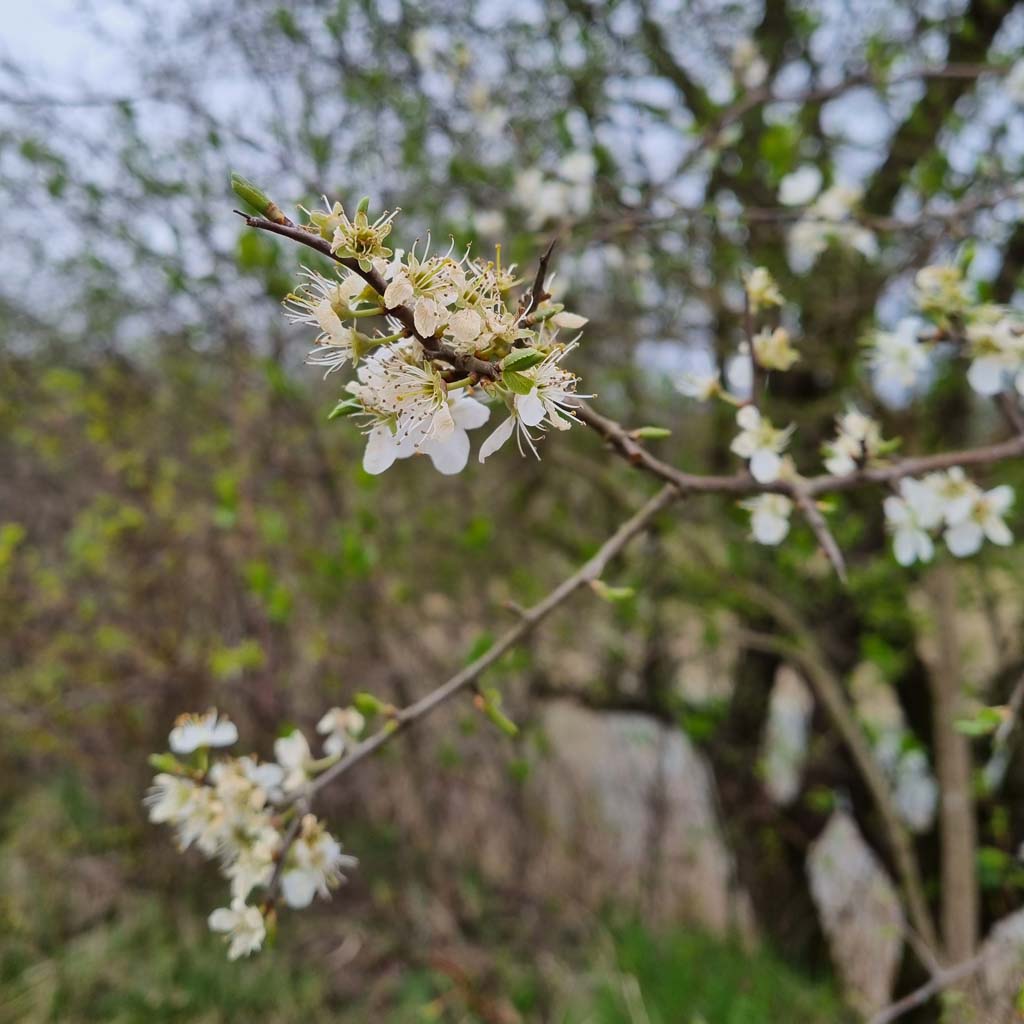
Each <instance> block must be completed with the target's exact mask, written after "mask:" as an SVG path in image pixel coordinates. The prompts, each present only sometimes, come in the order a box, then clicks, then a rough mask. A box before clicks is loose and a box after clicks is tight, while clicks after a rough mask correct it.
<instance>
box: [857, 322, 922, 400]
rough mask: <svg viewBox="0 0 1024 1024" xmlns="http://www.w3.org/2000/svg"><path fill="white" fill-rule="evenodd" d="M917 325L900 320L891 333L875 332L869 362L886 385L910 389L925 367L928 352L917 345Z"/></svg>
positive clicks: (918, 343) (918, 342) (916, 323)
mask: <svg viewBox="0 0 1024 1024" xmlns="http://www.w3.org/2000/svg"><path fill="white" fill-rule="evenodd" d="M918 330H919V324H918V321H917V320H915V319H913V318H912V317H905V318H904V319H902V320H900V322H899V324H898V325H897V327H896V330H895V331H878V332H877V333H876V334H875V336H874V344H873V346H872V349H871V353H870V356H869V360H870V363H871V366H872V368H873V369H874V370H875V372H876V373H877V374H879V376H881V377H882V378H884V379H885V380H886V381H891V382H893V383H896V384H899V385H901V386H902V387H905V388H912V387H913V386H914V385H915V384H916V383H917V381H918V378H919V377H920V375H921V373H922V372H923V371H924V370H925V369H926V368H927V366H928V350H927V349H926V348H925V346H924V345H923V344H921V342H920V341H918Z"/></svg>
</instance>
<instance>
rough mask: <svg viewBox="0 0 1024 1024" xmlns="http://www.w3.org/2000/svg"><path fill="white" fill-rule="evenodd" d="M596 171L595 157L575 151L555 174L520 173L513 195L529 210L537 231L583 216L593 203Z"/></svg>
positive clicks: (534, 170) (533, 170)
mask: <svg viewBox="0 0 1024 1024" xmlns="http://www.w3.org/2000/svg"><path fill="white" fill-rule="evenodd" d="M596 171H597V162H596V161H595V160H594V157H593V154H591V153H588V152H585V151H582V150H576V151H574V152H572V153H569V154H568V155H567V156H566V157H564V158H563V159H562V161H561V163H560V164H559V165H558V168H557V169H556V172H555V174H553V175H546V174H545V173H544V172H543V171H542V170H541V169H540V168H539V167H528V168H525V169H524V170H521V171H520V172H519V173H518V174H517V175H516V179H515V183H514V185H513V191H512V194H513V197H514V198H515V201H516V203H517V204H518V205H519V206H521V207H522V208H523V209H524V210H526V212H527V223H528V225H529V226H530V227H531V228H534V229H536V228H539V227H543V225H544V224H546V223H548V222H549V221H553V220H565V219H567V218H572V217H582V216H584V215H585V214H586V213H588V212H589V210H590V206H591V203H592V201H593V187H594V175H595V173H596Z"/></svg>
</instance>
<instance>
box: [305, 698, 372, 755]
mask: <svg viewBox="0 0 1024 1024" xmlns="http://www.w3.org/2000/svg"><path fill="white" fill-rule="evenodd" d="M365 727H366V719H365V718H364V717H363V716H362V714H361V713H360V712H359V711H357V710H356V709H355V708H331V709H330V710H329V711H327V712H326V713H325V714H324V716H323V718H321V719H320V721H319V722H318V723H317V727H316V731H317V732H318V733H320V735H321V736H323V737H325V738H324V751H325V753H327V754H329V755H331V756H332V757H340V756H341V755H342V754H343V753H344V751H345V747H346V746H347V745H348V741H349V740H350V739H352V738H353V737H357V736H359V734H360V733H361V732H362V731H363V729H364V728H365Z"/></svg>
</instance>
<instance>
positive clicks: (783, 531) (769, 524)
mask: <svg viewBox="0 0 1024 1024" xmlns="http://www.w3.org/2000/svg"><path fill="white" fill-rule="evenodd" d="M740 505H741V507H742V508H745V509H747V511H749V512H750V533H751V536H752V537H753V538H754V540H756V541H757V543H758V544H769V545H776V544H781V543H782V541H783V540H785V538H786V535H787V534H788V533H789V517H790V515H791V514H792V512H793V502H792V501H791V500H790V499H789V498H787V497H786V496H785V495H784V494H759V495H758V496H757V497H756V498H748V499H747V500H746V501H741V502H740Z"/></svg>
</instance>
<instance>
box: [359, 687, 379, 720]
mask: <svg viewBox="0 0 1024 1024" xmlns="http://www.w3.org/2000/svg"><path fill="white" fill-rule="evenodd" d="M352 706H353V707H354V708H355V709H356V711H358V712H359V713H360V714H361V715H363V716H364V717H365V718H373V717H374V716H375V715H379V714H380V713H381V712H382V711H384V709H385V707H386V706H387V705H386V704H385V703H384V702H383V701H382V700H379V699H378V698H376V697H374V695H373V694H372V693H367V692H366V691H365V690H360V691H359V692H358V693H357V694H356V695H355V696H354V697H353V698H352Z"/></svg>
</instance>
